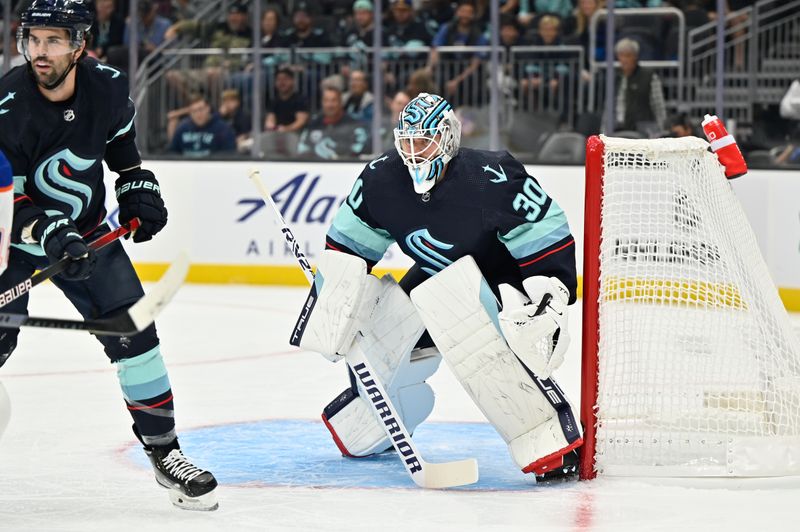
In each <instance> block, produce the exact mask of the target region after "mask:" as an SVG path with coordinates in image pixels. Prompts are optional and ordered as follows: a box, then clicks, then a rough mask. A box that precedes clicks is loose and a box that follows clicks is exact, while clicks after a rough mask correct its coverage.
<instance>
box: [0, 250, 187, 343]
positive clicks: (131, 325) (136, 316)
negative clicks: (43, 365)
mask: <svg viewBox="0 0 800 532" xmlns="http://www.w3.org/2000/svg"><path fill="white" fill-rule="evenodd" d="M188 271H189V256H188V255H187V254H186V252H185V251H182V252H180V254H178V257H177V258H176V259H175V260H174V261H173V262H172V264H171V265H170V267H169V269H167V271H166V273H164V275H163V276H162V277H161V279H160V280H159V281H158V283H156V285H155V286H154V287H153V288H152V289H150V291H149V292H148V293H147V294H145V295H144V297H142V298H141V299H139V301H137V302H136V303H134V304H133V306H131V307H130V308H128V310H125V311H122V312H120V313H118V314H116V315H114V316H110V317H108V318H100V319H96V320H70V319H59V318H38V317H33V316H26V315H25V314H12V313H8V312H0V328H3V329H16V328H18V327H41V328H46V329H67V330H73V331H89V332H90V333H93V334H97V335H101V336H103V335H104V336H131V335H134V334H136V333H138V332H141V331H142V330H144V329H145V328H146V327H147V326H148V325H150V324H151V323H153V321H154V320H155V319H156V316H158V315H159V314H160V313H161V311H162V310H163V309H164V307H166V306H167V303H169V302H170V300H172V297H173V296H174V295H175V293H176V292H177V291H178V288H180V286H181V284H183V280H184V279H185V278H186V274H187V272H188Z"/></svg>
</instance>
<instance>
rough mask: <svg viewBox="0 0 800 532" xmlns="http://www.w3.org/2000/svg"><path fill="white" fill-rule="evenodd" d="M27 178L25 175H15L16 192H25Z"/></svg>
mask: <svg viewBox="0 0 800 532" xmlns="http://www.w3.org/2000/svg"><path fill="white" fill-rule="evenodd" d="M27 180H28V178H27V176H24V175H15V176H14V194H25V182H26V181H27Z"/></svg>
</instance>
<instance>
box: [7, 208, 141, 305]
mask: <svg viewBox="0 0 800 532" xmlns="http://www.w3.org/2000/svg"><path fill="white" fill-rule="evenodd" d="M139 225H140V222H139V218H134V219H133V220H131V221H130V222H128V223H127V224H125V225H122V226H120V227H118V228H116V229H115V230H113V231H109V232H108V233H106V234H104V235H103V236H101V237H99V238H97V239H95V240H93V241H92V242H91V243H90V244H89V247H90V248H92V249H93V250H95V251H97V250H99V249H103V248H104V247H106V246H107V245H109V244H110V243H112V242H114V241H115V240H118V239H119V238H121V237H123V236H125V235H127V234H128V233H133V232H134V231H136V230H137V229H139ZM70 261H72V259H71V258H70V257H64V258H62V259H61V260H59V261H58V262H54V263H53V264H51V265H50V266H48V267H47V268H44V269H43V270H40V271H39V272H37V273H35V274H34V275H32V276H31V277H29V278H27V279H25V280H24V281H22V282H21V283H19V284H18V285H17V286H12V287H11V288H9V289H8V290H6V291H5V292H3V293H2V294H0V307H4V306H6V305H8V304H9V303H11V302H12V301H14V300H15V299H19V298H20V297H22V296H23V295H25V294H27V293H28V292H30V290H31V289H32V288H33V287H34V286H36V285H39V284H41V283H43V282H45V281H46V280H48V279H50V278H52V277H55V276H56V275H58V274H59V273H61V272H63V271H64V270H65V269H66V268H67V266H68V265H69V263H70Z"/></svg>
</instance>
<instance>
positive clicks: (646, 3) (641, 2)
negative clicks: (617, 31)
mask: <svg viewBox="0 0 800 532" xmlns="http://www.w3.org/2000/svg"><path fill="white" fill-rule="evenodd" d="M661 3H662V2H661V0H616V1H615V2H614V7H615V8H616V9H619V8H626V7H661Z"/></svg>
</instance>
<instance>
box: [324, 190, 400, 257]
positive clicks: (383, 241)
mask: <svg viewBox="0 0 800 532" xmlns="http://www.w3.org/2000/svg"><path fill="white" fill-rule="evenodd" d="M328 236H329V237H331V238H332V239H333V240H335V241H336V242H339V243H340V244H343V245H345V246H347V247H348V248H350V249H352V250H353V251H355V252H356V253H358V254H359V255H361V256H362V257H364V258H365V259H367V260H370V261H374V262H377V261H379V260H381V258H382V257H383V254H384V253H386V250H387V249H388V248H389V246H390V245H391V244H392V242H394V239H393V238H392V237H391V236H389V233H387V232H386V231H384V230H382V229H375V228H373V227H370V226H369V224H366V223H364V221H363V220H361V218H359V217H358V215H356V213H355V212H353V209H352V208H351V207H350V205H348V204H347V202H344V203H342V206H341V207H340V208H339V212H337V213H336V216H335V217H334V219H333V223H332V224H331V227H330V229H328Z"/></svg>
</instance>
